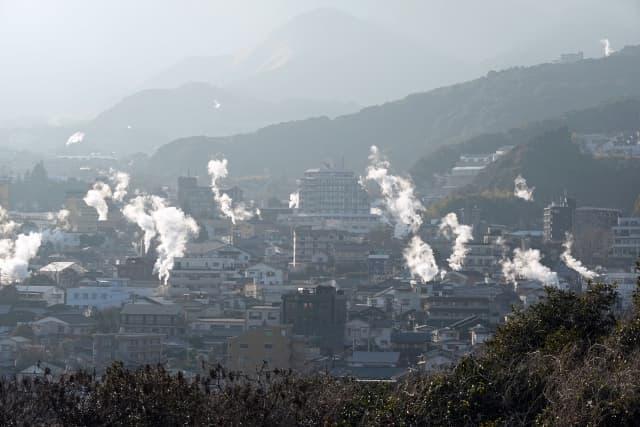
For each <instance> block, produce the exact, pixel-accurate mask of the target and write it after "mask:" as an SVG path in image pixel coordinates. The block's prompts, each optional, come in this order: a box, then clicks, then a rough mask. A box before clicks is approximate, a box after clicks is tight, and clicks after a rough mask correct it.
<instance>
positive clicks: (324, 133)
mask: <svg viewBox="0 0 640 427" xmlns="http://www.w3.org/2000/svg"><path fill="white" fill-rule="evenodd" d="M638 69H640V48H638V47H633V48H625V49H624V50H622V51H620V52H618V53H617V54H615V55H612V56H610V57H607V58H602V59H589V60H584V61H580V62H576V63H572V64H542V65H538V66H534V67H528V68H513V69H509V70H505V71H501V72H491V73H489V74H488V75H487V76H486V77H483V78H480V79H477V80H473V81H470V82H467V83H462V84H458V85H454V86H449V87H445V88H440V89H436V90H432V91H430V92H426V93H420V94H414V95H410V96H408V97H406V98H404V99H402V100H399V101H395V102H390V103H387V104H383V105H380V106H375V107H369V108H365V109H363V110H361V111H360V112H358V113H355V114H350V115H345V116H340V117H337V118H335V119H331V120H330V119H328V118H314V119H308V120H303V121H295V122H289V123H283V124H279V125H274V126H269V127H266V128H263V129H260V130H258V131H257V132H253V133H249V134H241V135H235V136H229V137H223V138H207V137H191V138H186V139H180V140H176V141H173V142H171V143H169V144H167V145H164V146H163V147H161V148H160V149H158V151H157V152H156V153H155V154H154V156H153V157H152V159H151V160H152V161H151V164H152V165H153V171H151V172H154V173H156V174H159V175H161V176H175V175H179V174H181V173H184V172H185V171H186V170H187V169H190V170H191V171H198V173H199V174H201V175H204V172H205V171H204V168H205V164H206V159H208V158H210V157H212V156H215V155H220V154H224V155H225V156H226V157H227V158H229V160H230V166H231V170H232V173H234V174H238V175H255V174H256V173H257V172H258V171H265V170H266V171H267V172H269V173H271V174H273V175H278V176H281V175H288V176H290V177H296V176H299V174H300V173H301V172H302V171H303V170H304V169H307V168H309V167H317V166H318V165H319V164H320V163H321V162H322V160H324V159H327V158H329V159H330V160H333V162H334V163H335V164H341V163H342V160H344V163H345V165H346V167H348V168H350V169H355V170H361V169H363V168H364V166H365V164H366V161H367V153H368V148H369V146H370V145H372V144H376V145H379V146H380V147H381V148H382V150H383V151H384V152H386V153H387V154H388V155H389V157H390V159H391V160H392V161H393V163H394V166H395V167H396V168H397V169H400V170H403V169H404V170H407V169H409V168H410V167H411V166H412V165H413V164H414V163H415V162H416V159H417V158H419V157H420V156H422V155H423V154H425V153H427V152H429V151H430V150H431V149H433V148H434V147H438V146H440V145H442V144H446V143H455V142H461V141H464V140H465V139H468V138H470V137H473V136H477V135H480V134H482V133H495V132H503V131H506V130H507V129H510V128H513V127H516V126H521V125H523V124H525V123H532V122H536V121H540V120H545V119H552V118H555V117H558V116H559V115H561V114H563V113H566V112H568V111H574V110H580V109H584V108H588V107H593V106H596V105H598V104H601V103H603V102H608V101H613V100H616V99H620V98H623V97H629V96H640V75H639V74H638V73H637V70H638ZM247 152H251V153H252V156H246V153H247Z"/></svg>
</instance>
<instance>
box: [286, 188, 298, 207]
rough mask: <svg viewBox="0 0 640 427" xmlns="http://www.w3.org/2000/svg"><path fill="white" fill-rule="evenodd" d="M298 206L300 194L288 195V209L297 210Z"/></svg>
mask: <svg viewBox="0 0 640 427" xmlns="http://www.w3.org/2000/svg"><path fill="white" fill-rule="evenodd" d="M299 206H300V193H299V192H297V191H296V192H295V193H291V194H289V209H298V207H299Z"/></svg>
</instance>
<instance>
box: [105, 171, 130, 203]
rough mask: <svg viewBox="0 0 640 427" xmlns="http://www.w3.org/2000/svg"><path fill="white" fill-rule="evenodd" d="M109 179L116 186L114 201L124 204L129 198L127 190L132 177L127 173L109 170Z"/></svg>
mask: <svg viewBox="0 0 640 427" xmlns="http://www.w3.org/2000/svg"><path fill="white" fill-rule="evenodd" d="M109 175H110V176H109V179H111V182H112V183H113V185H114V191H113V200H115V201H116V202H122V201H123V200H124V198H125V197H126V196H127V189H128V188H129V181H130V180H131V177H130V176H129V174H128V173H126V172H121V171H117V170H114V169H110V170H109Z"/></svg>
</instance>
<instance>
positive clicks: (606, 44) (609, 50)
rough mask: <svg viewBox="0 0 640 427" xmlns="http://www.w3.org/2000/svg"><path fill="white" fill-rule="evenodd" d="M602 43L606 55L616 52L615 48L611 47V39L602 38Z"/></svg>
mask: <svg viewBox="0 0 640 427" xmlns="http://www.w3.org/2000/svg"><path fill="white" fill-rule="evenodd" d="M600 44H601V45H602V53H603V55H604V56H605V57H607V56H610V55H611V54H612V53H614V52H615V50H613V48H612V47H611V43H610V42H609V39H602V40H600Z"/></svg>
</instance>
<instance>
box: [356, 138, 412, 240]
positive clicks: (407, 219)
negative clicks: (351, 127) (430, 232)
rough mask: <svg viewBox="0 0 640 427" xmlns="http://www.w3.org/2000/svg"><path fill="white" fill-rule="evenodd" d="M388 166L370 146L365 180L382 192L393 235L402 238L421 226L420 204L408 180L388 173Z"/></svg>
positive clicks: (377, 151)
mask: <svg viewBox="0 0 640 427" xmlns="http://www.w3.org/2000/svg"><path fill="white" fill-rule="evenodd" d="M389 167H390V164H389V162H388V161H387V160H385V159H383V158H382V157H381V155H380V152H379V150H378V147H376V146H375V145H373V146H371V152H370V155H369V167H368V168H367V176H366V179H367V180H371V181H375V182H376V183H377V184H378V186H379V187H380V191H381V192H382V196H383V201H384V207H385V210H386V211H387V212H388V213H389V215H390V216H391V218H392V220H393V222H394V223H395V228H394V235H395V237H396V238H403V237H405V236H407V235H408V234H409V233H416V232H417V231H418V229H419V228H420V226H421V225H422V217H421V216H420V212H421V211H423V210H424V206H422V203H420V201H419V200H418V199H417V198H416V196H415V194H414V190H413V184H412V183H411V181H410V180H408V179H406V178H402V177H399V176H395V175H392V174H390V173H389Z"/></svg>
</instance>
